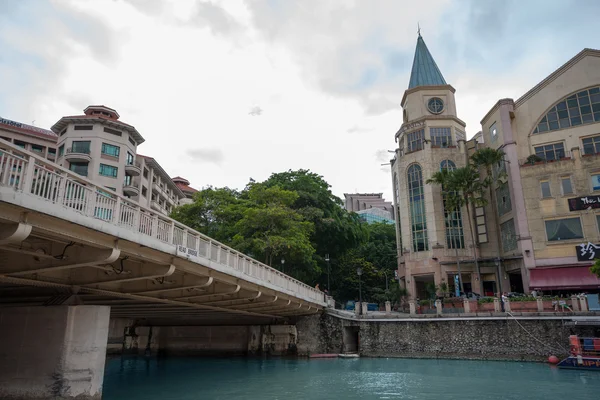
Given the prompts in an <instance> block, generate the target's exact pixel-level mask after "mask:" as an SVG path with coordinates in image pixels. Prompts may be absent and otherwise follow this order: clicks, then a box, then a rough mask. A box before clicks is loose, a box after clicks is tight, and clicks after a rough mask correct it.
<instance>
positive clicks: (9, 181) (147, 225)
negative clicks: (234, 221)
mask: <svg viewBox="0 0 600 400" xmlns="http://www.w3.org/2000/svg"><path fill="white" fill-rule="evenodd" d="M0 186H5V187H11V188H13V189H14V190H15V191H18V192H23V193H25V194H28V195H32V196H36V197H38V198H40V199H43V200H45V201H48V202H51V203H54V204H56V205H57V206H63V207H67V208H70V209H72V210H75V211H77V212H79V213H81V214H83V215H86V216H88V217H92V218H96V219H99V220H102V221H105V222H107V223H110V224H113V225H117V226H119V227H122V228H124V229H127V230H129V231H132V232H136V233H140V234H142V235H146V236H149V237H152V238H155V239H157V240H159V241H161V242H164V243H167V244H170V245H172V246H174V247H175V248H176V249H177V253H178V254H180V253H183V254H185V255H186V257H185V258H186V259H191V260H193V261H194V258H200V257H203V258H205V259H208V260H211V261H213V262H216V263H218V264H220V265H222V266H225V267H226V269H231V270H237V271H239V272H241V273H243V274H245V275H248V276H250V277H253V278H257V279H259V280H261V281H265V282H269V283H270V284H271V285H273V286H275V287H278V288H280V289H283V290H284V291H288V292H292V293H294V294H295V295H296V296H297V297H299V298H304V299H309V300H310V301H312V302H314V303H317V304H321V305H325V300H324V296H323V293H322V292H321V291H319V290H317V289H315V288H313V287H311V286H308V285H306V284H305V283H302V282H300V281H298V280H296V279H294V278H292V277H290V276H288V275H285V274H283V273H282V272H280V271H278V270H276V269H274V268H271V267H269V266H268V265H266V264H263V263H261V262H259V261H256V260H254V259H252V258H250V257H248V256H246V255H245V254H242V253H240V252H239V251H237V250H234V249H232V248H231V247H228V246H225V245H224V244H222V243H220V242H218V241H216V240H214V239H211V238H210V237H208V236H206V235H203V234H202V233H200V232H198V231H195V230H193V229H192V228H189V227H187V226H185V225H183V224H181V223H179V222H177V221H175V220H173V219H171V218H169V217H167V216H165V215H162V214H160V213H157V212H156V211H153V210H151V209H149V208H145V207H141V206H140V205H139V204H137V203H135V202H132V201H131V200H130V199H128V198H126V197H123V196H120V195H118V194H116V193H114V192H112V191H111V190H110V189H108V188H104V187H102V186H98V185H96V184H94V183H93V182H92V181H90V180H88V179H86V178H84V177H82V176H80V175H77V174H75V173H73V172H72V171H69V170H67V169H65V168H62V167H60V166H58V165H56V164H54V163H52V162H51V161H48V160H45V159H43V158H41V157H38V156H37V155H35V154H32V153H30V152H27V151H24V150H22V149H20V148H19V147H17V146H15V145H13V144H12V143H9V142H7V141H5V140H2V139H0ZM183 254H182V255H183ZM199 261H201V260H198V263H200V262H199Z"/></svg>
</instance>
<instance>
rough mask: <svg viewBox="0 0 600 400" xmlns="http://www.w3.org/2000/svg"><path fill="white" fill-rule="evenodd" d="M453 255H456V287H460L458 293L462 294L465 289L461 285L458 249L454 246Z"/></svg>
mask: <svg viewBox="0 0 600 400" xmlns="http://www.w3.org/2000/svg"><path fill="white" fill-rule="evenodd" d="M454 253H455V254H456V268H457V269H458V285H459V287H460V292H461V293H464V292H465V287H464V285H463V280H462V273H461V272H460V258H458V247H456V244H455V246H454Z"/></svg>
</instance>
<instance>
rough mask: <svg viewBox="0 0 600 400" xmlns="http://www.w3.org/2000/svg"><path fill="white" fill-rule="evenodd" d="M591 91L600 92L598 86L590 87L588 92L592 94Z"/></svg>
mask: <svg viewBox="0 0 600 400" xmlns="http://www.w3.org/2000/svg"><path fill="white" fill-rule="evenodd" d="M593 93H600V88H598V87H595V88H591V89H590V94H593Z"/></svg>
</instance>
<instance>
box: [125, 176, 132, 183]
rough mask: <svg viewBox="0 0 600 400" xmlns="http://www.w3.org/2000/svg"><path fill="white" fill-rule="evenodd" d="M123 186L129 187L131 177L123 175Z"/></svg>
mask: <svg viewBox="0 0 600 400" xmlns="http://www.w3.org/2000/svg"><path fill="white" fill-rule="evenodd" d="M125 186H131V175H125Z"/></svg>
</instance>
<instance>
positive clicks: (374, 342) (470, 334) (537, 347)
mask: <svg viewBox="0 0 600 400" xmlns="http://www.w3.org/2000/svg"><path fill="white" fill-rule="evenodd" d="M296 327H297V330H298V345H297V346H298V354H300V355H308V354H311V353H341V352H344V351H347V350H348V349H349V348H350V347H351V346H352V340H355V339H353V336H352V331H353V330H358V342H359V352H360V353H361V355H363V356H372V357H419V358H473V359H511V360H541V359H545V358H547V357H548V356H549V355H552V354H553V355H557V356H559V357H560V356H563V355H565V354H566V353H567V352H568V337H569V335H571V334H579V335H587V336H592V335H594V334H600V332H599V329H598V328H596V329H595V330H596V332H594V328H592V327H581V326H578V327H577V326H566V325H564V324H563V321H562V320H560V319H556V320H552V319H539V320H527V319H521V320H515V319H513V318H506V319H504V318H503V319H494V320H484V319H480V320H477V319H471V320H444V319H441V318H440V319H437V318H436V319H422V320H419V321H398V320H395V321H372V320H364V321H351V320H343V319H340V318H337V317H333V316H330V315H327V314H322V315H315V316H311V317H305V318H301V319H299V320H298V321H297V323H296Z"/></svg>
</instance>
